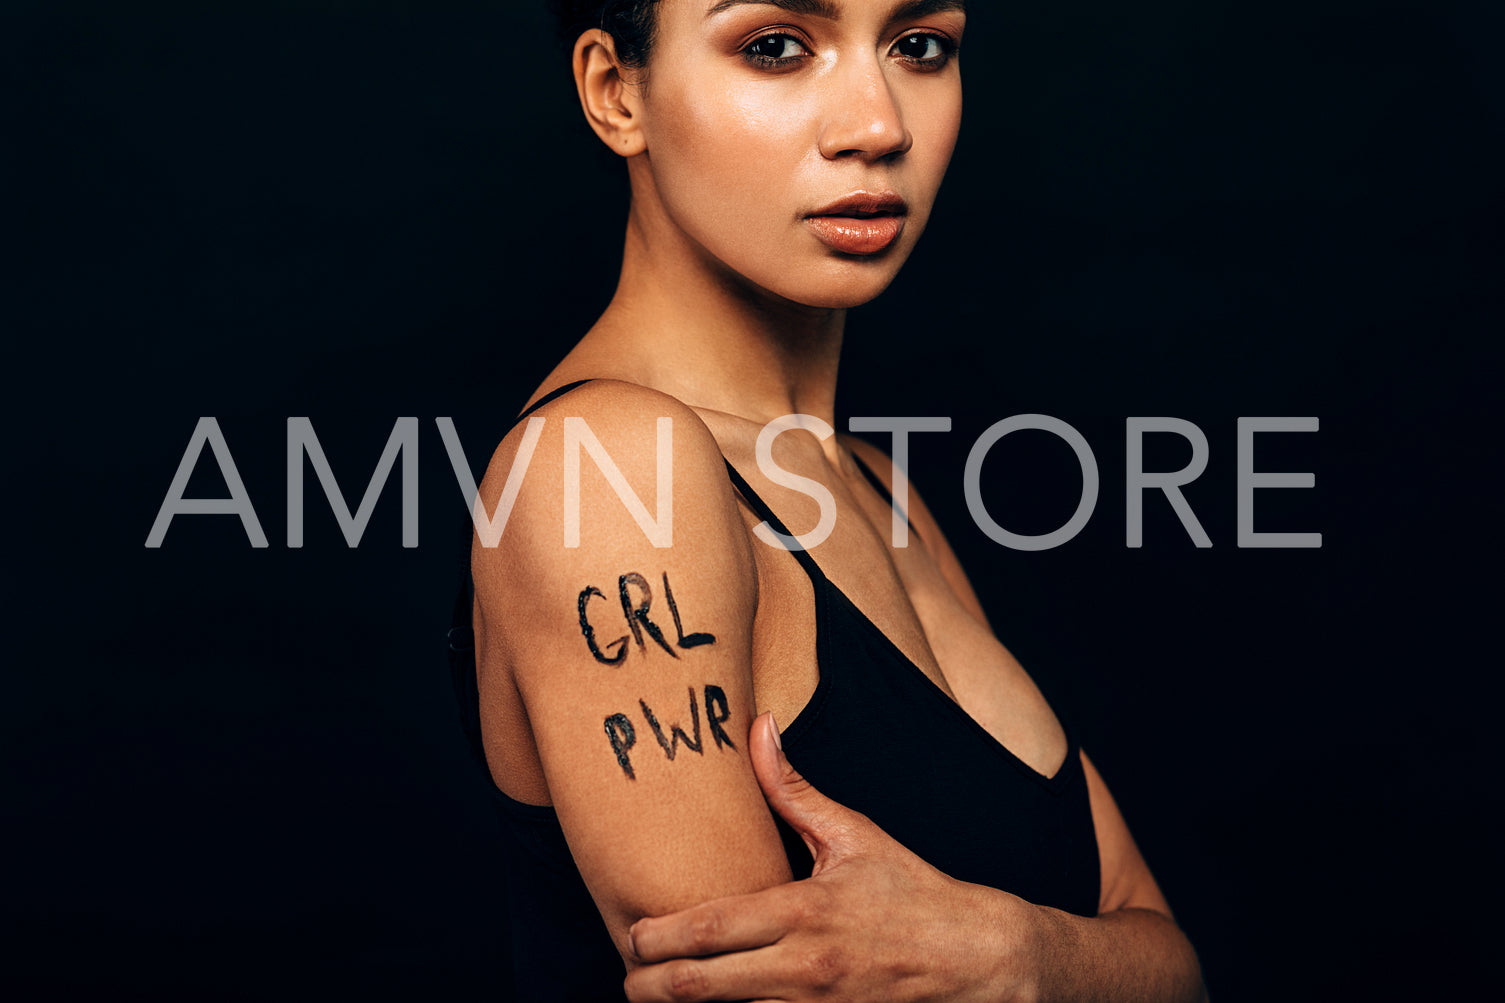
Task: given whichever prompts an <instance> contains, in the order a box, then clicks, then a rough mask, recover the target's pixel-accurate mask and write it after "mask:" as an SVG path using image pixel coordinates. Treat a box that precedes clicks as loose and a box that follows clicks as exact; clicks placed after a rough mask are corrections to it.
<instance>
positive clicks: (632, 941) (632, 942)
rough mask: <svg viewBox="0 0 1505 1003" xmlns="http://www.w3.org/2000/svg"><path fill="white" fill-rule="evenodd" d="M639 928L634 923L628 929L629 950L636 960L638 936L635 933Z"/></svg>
mask: <svg viewBox="0 0 1505 1003" xmlns="http://www.w3.org/2000/svg"><path fill="white" fill-rule="evenodd" d="M637 926H638V925H637V924H636V923H634V924H632V926H630V927H628V928H627V950H629V951H631V952H632V956H633V957H634V958H636V957H637V956H638V941H637V934H636V932H635V931H636V930H637Z"/></svg>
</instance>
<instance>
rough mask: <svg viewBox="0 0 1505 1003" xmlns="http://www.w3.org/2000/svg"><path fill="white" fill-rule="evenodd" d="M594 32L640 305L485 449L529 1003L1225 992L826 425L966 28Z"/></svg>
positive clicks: (827, 16) (941, 143)
mask: <svg viewBox="0 0 1505 1003" xmlns="http://www.w3.org/2000/svg"><path fill="white" fill-rule="evenodd" d="M571 15H572V17H573V18H574V23H575V25H576V27H577V41H576V42H575V44H574V50H573V58H574V72H575V81H576V84H577V87H578V90H579V95H580V101H581V105H582V108H583V111H584V114H585V118H586V121H587V122H588V123H589V125H590V127H591V128H592V129H593V130H595V132H596V134H597V135H598V136H599V137H600V139H601V141H602V142H604V143H605V144H606V145H607V146H608V147H609V148H610V149H612V150H613V151H615V152H616V153H617V154H619V155H620V156H621V157H622V158H623V160H624V162H625V164H626V170H627V172H628V176H629V178H630V182H631V191H632V202H631V209H630V214H629V219H628V224H627V233H626V244H625V248H624V252H623V263H622V271H621V278H620V281H619V284H618V287H617V291H616V295H615V297H614V299H613V300H612V302H611V304H610V306H609V307H608V309H607V310H606V312H605V313H604V314H603V315H602V316H601V318H600V320H599V321H598V322H597V323H596V324H595V326H594V327H592V328H591V330H590V331H589V332H588V333H587V334H586V335H585V337H584V338H583V339H581V341H580V342H579V343H578V344H577V345H576V346H575V347H574V348H573V349H572V350H571V351H570V352H569V354H567V355H566V356H565V357H564V359H563V361H561V362H560V364H559V365H558V367H557V368H556V369H555V370H554V371H553V372H552V373H551V374H550V375H549V376H548V378H547V379H545V380H544V382H543V384H542V385H541V386H540V387H539V388H538V392H537V393H536V394H535V396H534V400H533V401H532V402H531V407H530V408H529V409H528V411H527V412H526V415H527V420H523V421H519V423H518V424H517V425H516V426H515V427H514V428H513V430H512V431H511V432H510V434H508V435H507V437H506V438H505V439H504V440H503V442H502V443H501V445H500V446H499V447H498V449H497V450H496V454H495V456H494V457H493V459H492V462H491V465H490V467H489V469H488V472H487V474H486V477H485V479H484V481H483V483H482V485H481V490H480V493H479V497H478V502H477V525H478V527H481V529H480V530H479V531H478V533H477V536H476V539H475V542H474V546H473V550H472V556H471V562H472V575H473V581H474V600H473V605H471V606H470V614H471V616H472V617H473V621H474V645H475V648H474V650H475V654H476V666H477V669H476V671H475V673H474V678H475V681H476V688H475V689H473V690H471V691H470V693H471V695H470V696H469V701H470V702H469V704H468V706H469V709H470V710H471V712H472V713H473V714H474V716H475V726H476V730H477V733H478V747H479V749H480V750H481V751H482V754H483V755H484V759H485V762H486V764H487V767H488V769H489V771H490V775H491V777H492V779H493V780H494V782H495V785H496V787H497V788H498V805H499V806H500V808H501V813H502V817H503V818H504V820H505V824H506V827H507V829H508V832H509V834H510V835H511V837H512V839H513V844H514V845H512V846H511V847H509V848H508V850H507V851H506V853H507V862H508V866H509V868H510V872H511V881H512V895H511V900H510V902H509V903H508V905H507V908H508V910H509V912H510V918H511V923H512V929H513V931H514V943H513V953H514V957H515V964H516V967H517V980H518V982H517V987H516V991H517V993H518V996H519V998H522V999H527V1000H545V999H547V1000H561V999H591V1000H599V999H610V998H620V997H621V995H622V993H623V982H622V978H623V965H624V963H625V967H626V971H627V978H626V994H627V996H628V998H630V999H632V1000H725V999H780V1000H807V999H808V1000H825V999H831V1000H834V999H842V1000H880V999H881V1000H940V999H945V1000H988V1001H995V1003H996V1001H1003V1000H1034V999H1097V998H1105V999H1106V998H1112V999H1146V1000H1150V999H1153V1000H1193V999H1199V998H1202V996H1203V990H1202V986H1201V980H1200V975H1199V971H1198V967H1197V962H1196V958H1195V954H1194V953H1193V951H1192V950H1191V947H1190V945H1189V944H1188V943H1187V941H1186V939H1185V937H1184V936H1183V935H1182V934H1181V932H1180V931H1179V929H1178V928H1177V926H1176V924H1175V923H1174V921H1173V920H1172V918H1171V914H1170V910H1169V909H1168V907H1167V905H1166V902H1165V900H1164V898H1163V897H1162V895H1161V894H1160V891H1159V889H1158V888H1157V887H1156V884H1155V881H1154V879H1153V877H1151V875H1150V873H1149V870H1148V869H1147V867H1146V866H1145V863H1144V861H1143V859H1142V858H1141V857H1140V855H1139V853H1138V851H1137V850H1136V848H1135V846H1134V842H1133V840H1132V839H1131V838H1130V836H1129V833H1128V831H1127V829H1126V828H1125V825H1124V822H1123V820H1122V818H1121V817H1120V815H1119V813H1118V811H1117V809H1116V807H1115V806H1114V803H1113V800H1112V798H1111V797H1110V795H1109V793H1108V791H1107V789H1106V788H1105V787H1104V785H1103V783H1102V781H1101V779H1100V778H1099V777H1098V775H1097V773H1096V772H1095V771H1094V770H1093V768H1092V764H1091V762H1090V760H1089V759H1088V758H1087V756H1086V754H1085V753H1084V752H1082V751H1081V749H1080V748H1079V746H1078V744H1077V742H1076V740H1075V738H1074V736H1073V735H1072V733H1071V732H1070V730H1069V729H1068V728H1066V727H1064V726H1063V725H1062V723H1061V722H1060V721H1059V720H1058V719H1057V718H1056V716H1055V714H1054V713H1053V712H1052V710H1051V708H1050V706H1049V705H1048V704H1047V703H1046V702H1045V700H1044V699H1043V698H1042V697H1041V695H1040V693H1039V691H1038V690H1037V689H1036V688H1035V686H1034V684H1033V683H1032V682H1031V680H1030V678H1029V676H1028V675H1027V674H1026V673H1025V671H1024V670H1023V669H1022V668H1021V667H1020V665H1019V664H1018V663H1017V662H1016V661H1015V660H1014V658H1013V657H1012V656H1011V655H1010V654H1009V652H1008V650H1007V649H1006V648H1005V647H1004V646H1003V645H1002V644H1001V643H1000V642H999V641H998V639H997V638H996V637H995V636H994V635H993V633H992V631H991V629H990V628H989V626H988V624H987V621H986V619H985V617H984V614H983V610H982V608H981V606H980V605H979V603H978V600H977V597H976V595H974V593H973V591H972V589H971V587H970V586H969V585H968V583H967V579H966V576H965V575H964V574H963V572H962V569H961V565H960V564H959V563H958V561H957V558H956V556H955V555H954V554H953V553H952V551H951V548H950V547H949V546H948V544H947V542H946V537H945V535H944V534H943V533H942V531H941V529H940V527H939V526H937V525H936V523H935V521H934V519H933V518H932V517H931V514H930V513H929V511H928V510H927V509H926V507H925V505H924V503H923V502H922V501H921V500H920V499H919V498H918V497H916V496H915V495H914V494H912V493H909V492H908V491H907V489H906V488H905V487H904V486H903V484H902V482H901V481H899V480H898V478H897V476H896V474H895V472H894V469H893V466H892V464H891V463H890V461H889V459H888V458H887V457H886V456H885V455H884V454H883V453H882V452H881V451H879V450H878V449H876V448H874V447H873V446H871V445H868V444H866V443H864V442H862V441H860V440H858V439H855V438H850V437H848V436H846V435H844V434H839V433H837V432H836V431H835V429H836V427H837V425H836V418H835V415H834V413H833V408H834V405H833V400H834V395H835V388H836V375H837V363H838V359H839V356H840V353H841V342H842V334H843V326H844V321H845V315H846V313H845V312H846V310H847V309H848V308H849V307H852V306H856V305H858V304H861V303H864V302H866V301H868V300H870V299H872V298H873V297H874V296H876V295H877V294H878V293H879V292H881V291H882V290H883V289H884V288H885V287H886V286H887V285H888V284H889V282H890V281H892V279H893V278H894V276H895V274H896V273H897V271H898V270H899V268H900V267H901V266H902V265H903V263H904V261H905V260H906V258H907V257H908V256H909V254H910V252H911V250H912V249H913V248H914V246H915V242H916V241H917V240H918V239H919V236H920V233H921V232H922V231H923V230H924V228H925V224H926V221H927V219H928V218H929V215H930V212H931V208H932V206H933V204H934V202H935V199H936V195H937V192H938V190H939V188H940V185H941V180H942V177H943V176H944V174H945V171H946V167H947V164H948V162H949V160H950V157H951V153H952V149H953V146H954V143H955V140H956V136H957V130H958V127H959V123H960V118H961V106H962V88H961V77H960V69H959V62H958V53H959V50H960V46H961V41H962V34H963V30H964V27H965V23H966V13H965V9H964V4H963V3H962V2H961V0H765V2H755V0H658V2H652V0H629V2H620V0H619V2H613V3H607V4H583V5H581V4H577V5H575V7H574V8H573V10H572V11H571ZM896 410H897V411H898V413H900V414H902V413H903V409H902V408H897V409H896ZM791 416H793V417H791ZM896 513H902V514H901V515H896ZM504 520H505V522H504ZM488 521H489V522H490V526H491V529H490V531H487V529H486V525H487V523H488ZM462 666H465V667H466V668H467V669H468V664H467V663H464V662H463V660H462ZM461 683H462V685H464V686H466V687H468V686H469V684H470V679H469V678H465V673H464V672H462V678H461ZM781 730H782V735H781ZM786 755H787V759H786V758H785V757H786ZM796 771H798V772H796Z"/></svg>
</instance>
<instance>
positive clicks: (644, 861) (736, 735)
mask: <svg viewBox="0 0 1505 1003" xmlns="http://www.w3.org/2000/svg"><path fill="white" fill-rule="evenodd" d="M536 417H540V418H543V419H544V424H543V426H542V433H541V435H540V437H539V439H538V443H537V446H536V448H535V450H534V453H533V457H532V460H531V463H530V465H529V467H528V470H527V473H526V477H525V479H524V480H523V483H522V487H521V489H520V490H519V491H518V493H517V500H516V504H515V507H514V509H513V511H512V513H511V515H510V518H509V521H508V523H507V526H506V529H505V531H504V533H503V535H502V538H501V541H500V544H499V545H498V546H496V547H494V548H490V547H486V546H484V545H483V544H482V543H481V542H480V541H479V540H478V541H477V542H476V543H475V544H474V546H473V556H472V567H473V570H474V576H475V582H476V594H477V600H478V605H479V612H480V617H479V620H478V626H479V629H478V632H477V651H478V655H479V656H480V658H479V666H480V669H479V674H480V686H481V698H482V712H483V730H484V728H485V727H486V726H488V725H489V726H490V727H492V728H493V729H496V728H502V727H505V726H507V724H508V723H510V722H516V721H518V715H516V714H512V715H507V714H503V713H499V712H496V708H497V707H498V706H499V704H500V703H504V702H505V701H504V700H503V699H502V698H503V697H505V696H508V695H510V694H509V692H508V690H509V687H513V688H515V693H516V695H517V696H516V698H514V699H517V698H520V700H521V704H522V707H523V709H524V711H525V715H523V716H522V719H521V721H522V723H521V724H518V725H514V726H515V727H526V728H527V729H529V730H530V731H531V739H532V747H536V750H537V761H536V762H537V764H538V765H539V766H541V769H542V774H543V778H544V782H545V785H546V789H547V797H548V799H549V800H551V801H552V803H553V806H554V808H555V810H556V812H557V814H558V817H559V822H560V825H561V826H562V827H563V829H564V834H565V837H566V839H567V840H568V842H569V845H570V850H571V852H572V854H573V855H574V857H575V861H576V864H577V866H578V867H579V869H580V873H581V876H582V877H583V878H584V880H585V884H586V886H587V887H588V888H589V890H590V892H591V895H592V897H593V898H594V899H595V902H596V904H597V906H598V908H599V909H600V910H601V914H602V916H603V917H604V918H605V920H606V924H607V927H608V929H609V931H610V932H611V935H612V937H613V939H614V940H615V942H616V944H617V947H618V950H619V951H621V952H622V953H623V955H624V957H627V955H628V953H629V952H628V950H627V938H626V931H627V928H628V927H629V926H630V925H631V924H632V922H633V921H635V920H637V919H638V918H640V917H643V916H647V915H655V914H661V913H664V912H670V911H673V910H675V909H679V908H683V907H685V906H687V905H690V904H693V903H695V902H700V901H704V900H705V899H708V898H714V897H717V896H722V895H727V894H734V893H737V892H747V891H753V890H756V889H760V888H766V887H769V886H771V885H775V884H778V883H780V882H784V881H788V880H789V878H790V873H789V869H788V862H787V860H786V858H785V856H784V852H783V849H782V845H781V844H780V841H779V838H778V835H777V831H776V829H775V827H774V823H773V819H772V816H771V815H770V813H769V811H768V808H767V805H766V804H765V803H764V801H763V798H762V795H761V793H760V791H759V788H758V784H757V781H756V779H755V777H754V776H753V772H752V768H751V765H750V762H749V758H748V745H747V734H748V727H749V724H750V722H751V720H752V717H753V715H754V713H755V710H754V707H753V695H752V682H751V678H752V677H751V648H750V645H751V626H752V621H753V613H754V609H755V605H756V582H755V576H754V574H753V571H752V563H751V562H752V556H751V552H750V549H749V545H748V540H747V536H746V532H745V530H744V529H743V524H742V521H741V519H740V517H739V515H738V511H737V507H736V502H735V499H734V497H733V496H732V494H731V489H730V486H729V485H728V484H727V479H726V476H725V472H724V468H723V467H722V461H721V454H720V452H719V450H717V448H716V445H715V442H714V440H713V439H711V437H710V434H709V433H708V432H707V431H706V429H705V427H704V425H703V424H702V423H701V422H700V420H699V419H698V418H697V417H696V416H695V415H694V413H693V412H691V411H689V410H688V409H686V408H684V407H683V406H682V405H680V404H679V403H678V402H677V401H674V400H673V399H672V398H669V397H666V396H664V395H662V394H657V393H654V392H652V391H648V390H645V389H643V388H640V387H633V386H630V385H627V384H617V383H611V382H607V381H598V382H597V383H593V384H591V385H588V386H586V387H582V388H580V389H579V390H576V391H574V392H572V393H570V394H568V395H565V396H564V397H562V398H560V399H559V400H557V401H555V402H553V403H551V404H549V405H547V406H546V407H544V408H542V409H540V410H539V411H538V412H536ZM660 418H668V419H670V421H671V423H672V424H671V432H670V434H671V436H672V443H673V444H672V454H670V455H672V460H671V459H670V455H662V456H661V451H660V449H659V444H660V442H661V439H660V435H661V432H660V427H661V426H660V422H659V419H660ZM525 427H526V426H520V427H519V428H518V429H516V430H514V432H513V434H511V435H509V436H508V439H507V440H506V441H505V442H504V443H503V446H502V447H501V448H499V449H498V451H497V455H496V457H495V458H494V459H493V462H492V467H491V469H490V470H489V471H488V473H487V476H486V478H485V480H484V481H483V484H482V487H481V492H480V504H482V505H484V506H486V509H487V511H488V512H490V511H493V510H494V508H495V506H496V504H497V500H498V499H499V498H500V497H501V495H502V494H503V491H504V488H505V484H506V481H507V478H508V475H509V472H510V471H511V469H512V467H513V460H514V459H515V457H516V456H517V455H518V452H519V450H518V446H519V443H520V442H521V440H522V437H523V435H524V434H525ZM577 444H578V452H579V456H580V460H579V465H578V469H579V475H578V485H579V487H578V509H579V525H580V533H579V545H578V546H573V547H571V546H568V545H567V541H566V536H565V525H564V523H567V522H568V516H569V511H568V509H569V507H570V506H569V505H567V504H566V502H567V501H568V500H569V499H570V498H571V497H572V496H574V495H575V493H576V492H575V489H574V488H572V487H571V486H570V481H571V477H570V476H569V474H568V473H567V471H568V470H570V469H571V468H572V466H573V463H572V461H571V459H570V457H571V456H572V455H573V454H574V453H575V452H576V451H577ZM597 444H598V445H599V449H598V448H597ZM600 452H604V453H605V454H606V455H607V456H609V457H610V459H611V464H612V465H614V466H615V467H616V470H617V474H618V475H619V476H613V475H610V474H608V473H603V471H602V469H601V464H599V463H598V462H597V460H596V459H595V458H594V457H595V456H597V455H598V453H600ZM665 461H667V462H671V463H672V475H671V478H670V480H672V496H673V511H672V527H673V528H672V542H670V541H668V540H666V539H665V538H663V537H662V536H661V537H660V538H659V539H658V541H657V542H659V543H665V542H670V545H668V546H655V542H654V540H653V539H651V536H653V535H654V533H662V532H663V531H664V529H665V522H666V508H665V507H664V505H663V504H662V503H663V502H664V501H666V499H664V498H660V497H658V485H659V484H660V483H662V482H661V481H660V479H659V464H660V463H661V462H665ZM514 476H515V475H514ZM613 481H615V482H616V484H615V485H614V484H613ZM666 486H667V485H666ZM629 489H630V490H629ZM623 490H628V491H629V493H632V494H636V496H637V498H638V500H639V501H640V503H641V511H640V512H639V514H638V516H637V517H635V516H634V514H633V511H632V506H631V505H630V504H629V503H628V502H625V501H624V500H623V498H622V497H621V493H620V492H621V491H623ZM655 516H656V517H657V518H656V519H653V518H649V517H655ZM640 517H642V518H640ZM643 518H647V520H648V523H649V525H648V527H647V528H646V529H645V526H644V524H643V521H642V520H643ZM488 707H489V709H490V710H491V711H492V712H493V713H490V714H488ZM506 737H507V736H499V735H497V734H496V733H495V731H493V733H492V734H491V735H488V750H491V749H493V748H495V747H496V745H497V743H498V742H499V741H501V740H502V739H505V738H506ZM502 744H505V742H503V743H502ZM524 744H526V743H524Z"/></svg>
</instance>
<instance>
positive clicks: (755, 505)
mask: <svg viewBox="0 0 1505 1003" xmlns="http://www.w3.org/2000/svg"><path fill="white" fill-rule="evenodd" d="M721 461H722V462H723V463H725V464H726V473H727V476H728V477H730V478H731V479H732V486H733V487H735V488H736V489H737V491H738V493H739V494H741V495H742V497H743V498H745V499H747V506H748V508H751V509H752V510H753V512H754V513H756V514H757V516H758V517H759V518H760V519H762V520H763V521H764V522H766V523H768V525H769V526H771V527H773V528H774V529H775V530H777V531H778V532H780V533H783V534H784V535H785V536H793V535H794V534H793V533H791V532H789V530H788V529H787V528H786V527H785V526H784V522H783V520H782V519H780V518H779V517H778V516H776V515H774V514H773V509H771V508H769V507H768V503H767V502H765V501H764V500H763V499H762V498H759V497H758V493H757V492H756V491H754V490H753V489H752V487H751V485H749V484H748V483H747V481H746V479H744V478H743V476H742V475H741V474H739V473H737V468H736V467H734V466H732V461H731V460H728V459H727V458H726V457H724V456H723V457H722V458H721ZM789 552H790V553H791V554H793V555H794V558H795V560H797V561H799V562H800V566H801V567H802V568H804V569H805V574H807V575H809V576H810V579H811V581H815V582H823V581H825V580H826V574H825V572H823V571H821V570H820V565H819V564H816V563H815V558H813V557H811V556H810V551H808V550H804V549H802V548H801V549H793V548H792V549H791V550H790V551H789Z"/></svg>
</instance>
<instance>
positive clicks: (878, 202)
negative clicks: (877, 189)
mask: <svg viewBox="0 0 1505 1003" xmlns="http://www.w3.org/2000/svg"><path fill="white" fill-rule="evenodd" d="M907 216H908V206H906V205H905V203H904V200H903V199H902V198H900V197H899V196H898V195H895V194H894V193H893V192H881V193H877V194H874V193H870V192H856V193H854V194H852V195H848V196H847V197H845V198H843V199H840V200H839V201H836V202H833V203H831V204H830V205H828V206H825V207H823V208H820V209H817V210H816V211H815V212H812V213H810V214H809V215H807V216H806V217H805V222H806V224H808V225H809V227H810V230H811V232H813V233H814V234H815V237H816V239H817V240H819V241H820V242H821V243H823V244H825V245H826V246H827V247H829V248H831V249H832V250H834V251H840V252H841V253H843V254H856V255H870V254H877V253H879V252H880V251H884V250H886V249H887V248H888V247H890V246H891V245H892V244H893V242H894V241H895V240H897V239H899V234H900V233H902V232H903V230H904V221H905V219H906V218H907Z"/></svg>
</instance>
